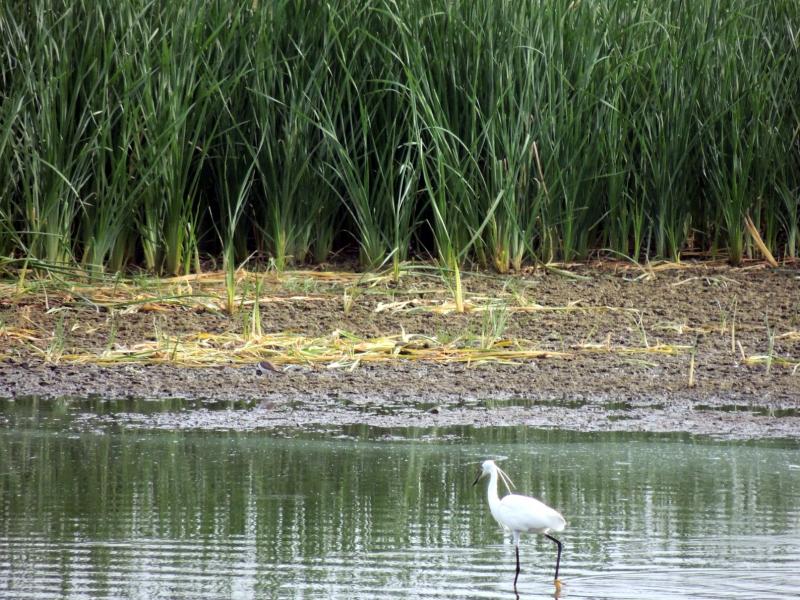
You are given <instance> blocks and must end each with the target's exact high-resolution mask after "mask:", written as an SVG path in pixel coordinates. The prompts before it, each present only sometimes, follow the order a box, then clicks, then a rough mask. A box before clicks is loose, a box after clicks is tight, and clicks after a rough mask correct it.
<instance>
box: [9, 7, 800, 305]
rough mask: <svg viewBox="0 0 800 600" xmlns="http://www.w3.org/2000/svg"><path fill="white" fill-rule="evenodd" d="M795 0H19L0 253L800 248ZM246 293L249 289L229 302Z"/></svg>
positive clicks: (99, 266) (144, 260)
mask: <svg viewBox="0 0 800 600" xmlns="http://www.w3.org/2000/svg"><path fill="white" fill-rule="evenodd" d="M798 31H800V4H799V3H797V2H796V0H774V1H772V2H752V1H749V2H748V1H744V0H697V1H694V2H663V1H661V0H643V1H641V2H637V3H633V4H632V3H630V2H623V1H621V0H601V1H596V2H586V1H581V0H577V1H576V0H541V1H539V2H512V1H508V2H504V1H488V0H487V1H474V0H417V1H409V2H397V1H394V0H365V1H363V2H349V1H346V0H332V1H330V2H326V3H316V2H300V1H296V0H274V1H270V2H264V1H259V0H254V1H252V2H247V3H242V2H234V1H232V0H218V1H216V2H205V1H202V0H188V1H186V2H157V1H152V0H122V1H118V0H115V1H113V2H112V1H111V0H97V1H92V2H89V1H88V0H78V1H70V2H65V1H63V0H60V1H59V0H56V1H52V0H50V1H45V0H24V1H23V0H9V1H8V2H5V3H3V5H2V7H1V8H0V256H3V257H7V258H8V259H11V260H16V261H19V262H18V264H19V265H20V266H26V264H27V263H26V262H25V261H29V260H33V261H43V262H44V263H46V264H49V265H59V264H63V265H72V266H76V265H77V266H81V267H83V268H85V269H87V270H91V271H101V270H108V271H117V270H120V269H124V268H127V267H131V266H141V267H144V268H145V269H147V270H149V271H151V272H155V273H162V274H182V273H189V272H191V271H193V270H194V271H196V270H198V269H199V264H200V258H201V257H202V256H211V257H213V258H215V259H220V258H221V259H222V263H223V265H224V266H225V268H226V270H227V271H228V272H229V273H233V271H234V268H235V266H236V265H240V264H242V263H243V262H245V261H247V260H248V259H249V258H251V257H253V256H255V257H256V258H259V259H262V260H265V261H266V260H271V261H272V262H273V264H274V265H275V266H276V267H277V268H278V269H283V268H284V267H285V266H286V265H287V264H289V263H292V262H293V263H302V262H304V261H316V262H322V261H325V260H327V259H328V258H330V256H331V255H332V254H333V253H334V252H337V251H340V250H341V249H343V248H348V247H353V248H355V247H357V248H358V249H359V253H358V256H359V260H360V263H361V266H362V267H364V268H375V267H377V266H379V265H384V264H392V265H393V266H394V271H395V273H397V272H398V270H399V266H400V265H401V264H402V262H403V261H405V260H407V259H408V258H410V257H414V256H416V257H428V256H433V257H436V258H437V260H438V261H439V263H440V266H441V267H440V268H441V269H442V270H443V272H445V271H446V272H448V273H451V274H452V285H453V287H454V291H455V295H456V297H457V298H460V297H461V292H460V286H461V279H460V272H459V270H460V268H461V267H463V266H464V264H465V263H466V262H470V263H476V264H478V265H479V266H483V267H491V268H494V269H496V270H497V271H499V272H506V271H508V270H509V269H512V268H519V267H520V266H521V265H522V264H523V263H526V262H527V263H530V262H535V261H539V260H543V261H551V260H561V261H568V260H572V259H576V258H583V257H586V256H587V255H588V254H589V253H590V252H592V251H597V250H608V251H612V252H614V253H617V254H622V255H625V256H629V257H632V258H633V259H635V260H642V259H645V258H648V257H654V256H658V257H662V258H668V259H672V260H679V259H680V258H681V256H682V255H685V254H686V253H687V252H703V253H712V254H717V255H727V256H728V258H729V259H730V260H731V262H733V263H738V262H740V261H741V260H742V258H744V257H745V256H747V255H748V254H752V253H753V252H755V251H756V250H755V246H754V242H753V240H752V236H749V235H748V234H747V231H748V229H747V227H746V219H747V217H748V216H749V217H751V218H752V221H753V223H754V224H755V228H756V230H757V231H758V232H759V233H760V235H761V237H762V238H763V241H764V243H765V244H766V247H767V248H768V249H769V250H770V251H771V252H772V253H773V254H774V255H775V256H778V257H796V256H797V254H798V250H800V235H799V234H800V142H799V141H798V132H799V131H800V115H799V114H798V106H800V60H798V49H799V48H798V45H800V38H799V37H798ZM229 308H230V309H231V310H233V307H229Z"/></svg>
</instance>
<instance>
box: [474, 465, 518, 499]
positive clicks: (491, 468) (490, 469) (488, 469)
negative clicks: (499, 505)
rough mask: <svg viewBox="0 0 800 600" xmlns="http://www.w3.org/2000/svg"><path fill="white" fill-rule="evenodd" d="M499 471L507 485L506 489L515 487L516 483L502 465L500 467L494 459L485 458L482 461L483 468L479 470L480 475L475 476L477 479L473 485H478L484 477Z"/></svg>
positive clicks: (509, 489)
mask: <svg viewBox="0 0 800 600" xmlns="http://www.w3.org/2000/svg"><path fill="white" fill-rule="evenodd" d="M495 471H496V472H497V474H498V475H500V479H501V480H502V481H503V484H504V485H505V486H506V489H507V490H508V491H509V492H510V491H511V488H513V487H514V483H513V482H512V481H511V478H510V477H509V476H508V475H506V472H505V471H503V469H501V468H500V467H498V466H497V465H496V464H495V462H494V461H493V460H485V461H483V462H482V463H481V468H480V470H479V471H478V476H477V477H476V478H475V481H473V482H472V485H473V486H474V485H478V482H479V481H480V480H481V479H483V478H484V477H488V476H489V475H491V474H492V473H494V472H495Z"/></svg>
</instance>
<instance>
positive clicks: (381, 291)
mask: <svg viewBox="0 0 800 600" xmlns="http://www.w3.org/2000/svg"><path fill="white" fill-rule="evenodd" d="M575 271H576V272H577V274H578V275H581V276H582V277H586V278H587V279H573V278H569V277H563V276H557V275H553V274H548V273H547V272H544V271H536V272H533V273H529V274H527V275H526V276H520V277H514V278H506V279H497V278H489V277H484V276H477V275H476V276H471V277H466V278H465V282H466V285H467V289H468V291H469V295H468V300H470V301H471V302H472V303H473V305H474V306H479V305H480V302H481V301H483V300H485V299H486V298H492V299H495V300H496V299H498V298H501V299H505V300H504V301H507V305H508V307H509V311H508V312H507V315H505V316H506V321H505V323H503V326H502V329H501V330H499V331H495V333H498V334H499V336H498V339H500V340H507V341H508V344H509V345H511V344H513V343H514V342H515V340H516V341H517V342H518V341H519V340H524V341H525V343H526V344H530V345H533V346H535V347H536V348H540V349H543V350H552V351H558V352H563V353H564V356H563V357H561V358H544V359H533V360H526V359H522V360H514V361H508V363H509V364H506V363H505V362H499V363H498V362H483V363H469V364H468V363H459V362H445V363H442V362H421V361H411V360H404V359H403V357H402V356H397V357H396V358H395V359H392V360H389V361H383V362H376V363H369V362H362V363H354V364H353V365H352V367H353V368H352V369H351V368H346V369H345V368H330V366H331V365H326V364H304V363H303V362H302V361H292V360H290V359H288V358H286V357H281V356H278V357H277V359H276V357H275V356H269V357H265V358H270V360H274V361H276V363H277V365H278V368H279V372H275V373H269V374H268V375H266V376H261V377H259V376H257V375H256V373H255V368H254V365H252V364H249V365H248V364H235V363H234V361H231V363H230V364H219V365H215V366H207V367H189V366H185V365H173V364H154V365H151V364H118V365H111V366H100V365H97V364H91V363H89V364H75V363H72V362H70V361H65V360H60V361H57V362H56V361H53V362H51V363H48V362H46V360H44V358H43V356H44V353H43V352H42V351H38V352H37V348H36V346H35V344H34V343H32V342H20V341H19V340H17V339H12V338H11V337H10V336H8V335H6V336H5V337H4V336H3V335H1V334H0V357H2V361H0V396H2V397H20V396H28V395H38V396H45V397H58V396H76V397H91V396H102V397H107V398H124V397H141V398H153V399H158V398H168V397H182V398H208V399H222V400H224V399H237V400H252V401H253V402H254V406H253V408H252V409H251V410H247V411H237V412H236V413H230V414H227V413H219V414H222V415H225V416H223V417H214V418H213V419H211V420H210V421H206V423H207V425H208V426H210V427H221V428H233V429H253V428H264V427H281V426H295V425H300V426H308V425H311V424H332V425H345V424H352V423H365V424H370V425H377V426H386V427H394V426H407V425H411V426H449V425H478V426H480V425H518V424H528V425H531V426H536V427H566V428H574V429H581V430H629V431H686V432H693V433H705V434H712V435H722V436H731V437H744V438H752V437H800V369H798V368H797V366H796V365H797V364H798V363H800V271H798V270H797V269H787V268H784V269H780V270H777V271H772V270H765V269H760V268H750V269H730V268H727V267H708V266H697V267H695V268H693V269H686V268H680V269H668V270H664V271H654V272H652V273H651V274H649V275H648V274H646V273H645V275H646V276H642V275H643V273H644V272H643V271H642V270H638V269H629V268H623V267H619V268H617V267H615V268H609V267H608V266H606V267H603V268H597V267H595V268H592V269H590V268H588V267H580V268H578V269H575ZM298 285H299V284H298V282H297V281H296V280H290V279H283V280H277V279H276V281H275V282H274V284H273V287H272V289H269V290H266V292H265V293H268V294H270V295H271V297H272V298H278V299H280V300H281V301H280V302H271V303H270V304H269V306H268V308H266V309H265V310H264V314H263V326H264V329H265V331H268V332H284V331H290V332H294V333H304V334H309V335H312V334H313V335H324V334H326V333H330V332H331V331H335V330H346V331H348V332H352V333H354V334H355V335H359V336H363V337H365V338H368V337H370V336H380V335H387V334H395V333H399V332H401V331H402V332H406V333H415V334H424V335H429V336H431V337H432V338H434V337H435V338H436V339H445V338H447V339H454V340H465V341H464V342H463V343H465V344H469V343H472V342H471V341H470V340H473V339H485V336H486V331H487V328H488V327H490V326H491V323H488V324H487V317H486V313H485V312H483V313H480V312H477V311H475V312H473V313H468V314H442V313H440V312H437V311H436V310H434V309H435V308H436V307H438V306H439V305H440V303H445V302H446V301H447V298H448V296H447V290H446V289H445V288H444V286H442V284H441V282H437V281H436V280H434V279H430V278H423V277H408V278H406V279H405V280H404V281H403V282H402V284H401V286H400V287H399V288H398V287H396V286H393V285H388V284H387V285H386V286H384V287H380V286H370V287H365V288H364V289H363V290H357V291H356V292H355V293H354V292H353V291H352V289H353V287H352V285H350V287H349V288H345V286H344V285H340V284H326V283H321V282H319V281H315V280H313V278H312V279H310V280H309V281H306V282H305V283H303V285H305V286H306V288H307V289H304V290H303V293H302V294H299V293H298ZM343 288H344V289H349V290H350V293H351V294H352V296H353V298H354V299H353V300H352V302H351V304H350V305H349V306H347V307H346V310H345V307H344V306H343V301H342V290H343ZM312 298H313V299H312ZM409 299H413V300H415V303H410V304H406V305H404V306H411V307H412V308H413V310H407V309H405V308H404V309H398V310H383V309H380V307H381V306H382V305H385V304H386V303H387V301H389V300H391V301H394V302H398V300H402V301H403V302H406V301H408V300H409ZM57 302H58V300H57V298H52V297H50V298H48V299H47V303H46V304H45V303H44V302H43V301H42V300H41V298H40V297H38V296H31V297H23V298H21V299H15V300H13V301H11V300H4V301H2V302H0V320H2V323H3V325H4V327H6V328H14V327H17V328H22V327H27V328H28V329H27V330H28V331H30V330H31V328H32V327H33V328H35V330H36V331H41V332H42V339H46V336H45V334H46V333H47V332H48V331H52V330H53V329H54V328H55V327H57V321H56V319H60V322H61V327H62V330H63V331H64V332H65V333H64V334H63V341H62V343H63V352H64V353H69V352H83V353H84V354H86V353H87V352H96V353H97V354H98V356H99V355H100V354H101V353H102V352H103V350H104V349H107V348H108V347H109V339H110V337H111V336H112V334H113V340H114V344H117V345H124V344H135V343H136V342H137V341H139V340H143V339H147V338H148V337H149V336H152V332H153V329H154V323H156V324H157V328H158V330H159V331H160V332H162V333H166V334H168V335H174V336H181V335H185V334H187V333H188V332H195V331H198V330H199V331H206V332H224V331H237V330H240V329H242V327H243V323H242V321H241V320H240V319H238V318H236V317H228V316H226V315H223V314H220V313H219V312H213V311H198V310H194V309H188V308H187V307H183V306H175V307H170V308H169V309H168V311H167V312H166V314H165V313H164V312H163V311H162V312H159V313H157V314H155V315H154V314H151V313H148V312H144V311H127V312H126V311H119V312H117V313H113V314H112V312H110V311H103V310H98V308H97V306H96V305H90V304H86V303H81V302H80V301H77V300H76V299H75V298H72V299H70V300H69V301H64V302H63V304H62V305H60V306H58V305H57ZM54 304H55V305H56V306H55V307H56V308H58V310H55V311H54V310H53V308H54ZM519 306H526V307H529V306H535V307H542V310H539V309H536V310H534V311H530V312H525V311H521V310H520V311H519V312H515V311H514V310H511V309H513V308H514V307H519ZM112 330H113V331H112ZM660 346H664V347H676V348H682V349H683V350H679V351H675V352H664V353H661V352H656V351H652V349H653V348H655V347H660ZM688 348H691V350H688ZM39 350H41V349H39ZM162 418H164V417H162ZM215 419H221V420H220V421H215ZM170 423H171V424H172V425H173V426H180V424H181V419H180V418H179V417H176V418H175V419H174V421H172V422H170ZM194 426H200V425H199V424H197V423H195V424H194Z"/></svg>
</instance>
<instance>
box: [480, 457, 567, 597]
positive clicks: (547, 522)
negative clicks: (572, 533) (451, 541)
mask: <svg viewBox="0 0 800 600" xmlns="http://www.w3.org/2000/svg"><path fill="white" fill-rule="evenodd" d="M487 476H488V477H489V488H488V496H489V510H491V511H492V516H493V517H494V518H495V521H497V522H498V523H500V525H502V526H503V527H504V528H506V529H508V530H509V531H510V532H511V535H513V536H514V546H515V547H516V553H517V572H516V574H515V575H514V591H516V590H517V579H518V578H519V536H520V534H522V533H540V534H542V535H544V536H545V537H546V538H547V539H549V540H551V541H553V542H555V544H556V546H557V547H558V556H557V557H556V576H555V585H556V592H559V591H560V590H561V581H560V580H559V579H558V568H559V566H560V564H561V542H559V541H558V540H557V539H556V538H554V537H553V536H552V535H550V532H551V531H554V532H558V531H564V527H565V526H566V521H564V517H562V516H561V514H560V513H559V512H558V511H556V510H554V509H552V508H550V507H549V506H547V505H546V504H544V503H543V502H540V501H539V500H537V499H536V498H531V497H530V496H521V495H519V494H512V493H511V487H510V486H511V485H513V483H512V482H511V479H510V478H509V476H508V475H506V473H505V472H504V471H503V470H502V469H501V468H500V467H498V466H497V465H496V464H495V462H494V461H493V460H487V461H484V462H483V463H481V470H480V472H479V473H478V476H477V477H476V478H475V482H474V483H473V484H472V485H477V483H478V482H479V481H480V480H481V479H483V478H484V477H487ZM498 477H500V478H502V479H503V483H504V484H505V485H506V488H507V489H508V491H509V494H508V495H506V496H503V498H499V497H498V496H497V479H498Z"/></svg>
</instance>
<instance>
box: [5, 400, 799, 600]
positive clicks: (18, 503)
mask: <svg viewBox="0 0 800 600" xmlns="http://www.w3.org/2000/svg"><path fill="white" fill-rule="evenodd" d="M0 407H1V408H2V412H0V498H2V504H1V505H0V596H2V597H8V598H12V597H13V598H22V597H36V598H62V597H64V598H66V597H70V598H71V597H75V598H78V597H107V598H122V597H124V598H129V597H131V598H153V597H163V598H197V597H223V596H224V597H242V598H250V597H266V598H273V597H274V598H286V597H298V598H300V597H302V598H329V597H335V598H353V597H356V598H371V597H378V596H397V597H456V598H472V597H498V598H499V597H503V598H505V597H512V596H511V595H510V583H511V580H512V578H513V549H512V547H511V546H510V545H509V544H508V543H507V540H506V541H505V542H504V537H503V534H502V532H501V531H500V530H499V529H498V527H497V525H496V524H495V523H494V522H493V521H492V519H491V516H490V515H489V512H488V510H487V508H486V500H485V489H484V488H473V487H472V486H471V483H472V478H473V476H474V473H475V470H476V465H475V464H473V462H474V461H478V460H480V459H482V458H485V457H487V456H498V455H506V456H508V457H509V458H508V459H507V460H506V461H505V462H504V463H503V464H504V468H505V469H506V470H507V471H508V472H509V473H510V474H511V476H512V478H513V479H514V482H515V483H516V484H517V488H518V490H519V491H521V492H523V493H527V494H531V495H534V496H538V497H540V498H542V499H543V500H545V501H546V502H548V503H549V504H551V505H553V506H554V507H556V508H558V509H559V510H560V511H561V512H562V513H564V515H565V516H566V518H567V521H568V529H567V531H566V532H565V533H564V535H563V541H564V543H565V555H564V563H563V567H562V568H563V571H562V576H563V579H564V580H565V582H566V588H565V595H564V597H565V598H566V597H572V598H575V597H595V598H597V597H614V598H624V597H638V598H641V597H667V598H670V597H675V598H677V597H687V596H689V595H692V597H721V596H725V597H732V598H738V597H740V598H749V597H753V596H752V595H753V593H755V592H758V595H759V597H761V598H765V597H785V596H786V595H787V593H790V591H791V590H795V591H796V590H797V589H800V576H798V575H797V572H798V567H800V511H798V507H799V506H800V456H798V452H797V450H798V447H797V445H796V444H794V443H788V442H787V443H785V444H784V443H781V442H771V443H769V444H757V443H750V444H742V443H730V442H725V443H723V442H713V441H710V440H704V439H698V438H691V437H688V436H663V435H662V436H649V435H630V434H603V435H600V434H591V435H585V434H578V433H574V432H570V433H565V432H558V431H537V430H531V429H525V428H513V427H508V428H493V429H471V428H460V429H448V430H443V431H433V430H430V429H425V430H414V429H411V430H393V431H386V430H376V429H370V428H366V427H358V426H356V427H350V428H346V429H337V430H335V431H334V430H331V431H323V432H317V433H314V432H298V431H275V432H271V433H264V432H261V433H243V434H237V433H233V432H207V431H204V432H192V431H181V432H173V431H142V430H137V429H129V428H127V427H126V426H125V414H126V412H127V411H141V410H185V411H187V412H191V411H192V410H193V409H195V408H197V407H196V406H193V405H186V404H184V403H180V402H178V401H176V402H175V403H173V404H163V403H161V404H155V403H145V404H136V403H130V402H129V403H127V404H125V403H123V404H119V405H116V404H115V405H112V404H109V403H104V402H102V401H97V402H96V403H94V404H91V403H90V404H83V405H75V404H73V403H69V402H55V403H42V402H39V403H36V402H34V401H26V402H17V403H10V402H2V401H0ZM143 407H144V408H143ZM217 408H219V407H217ZM223 408H225V409H238V410H250V409H252V408H251V407H250V406H237V405H232V406H228V405H226V406H225V407H223ZM85 411H90V412H92V413H97V412H104V411H105V413H106V414H109V413H114V414H116V415H118V416H117V418H116V419H115V421H114V422H112V423H111V424H108V425H105V426H103V427H100V428H98V427H94V426H91V427H90V426H87V425H86V424H85V423H84V422H82V421H81V418H80V417H81V415H82V413H84V412H85ZM522 553H523V565H524V566H523V569H524V571H523V575H522V577H521V579H520V589H521V592H522V597H544V596H546V595H547V594H549V593H550V592H551V589H550V588H549V585H550V583H549V580H550V577H551V569H552V562H551V561H552V558H553V556H552V544H551V543H549V542H547V541H546V540H544V541H541V540H538V539H535V538H534V537H532V536H529V537H528V538H526V539H524V544H523V548H522ZM654 573H655V574H657V575H656V576H654ZM659 574H660V575H659ZM689 580H691V582H692V586H693V592H692V593H691V594H690V593H689V589H688V588H687V583H688V581H689ZM771 594H774V596H772V595H771Z"/></svg>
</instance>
